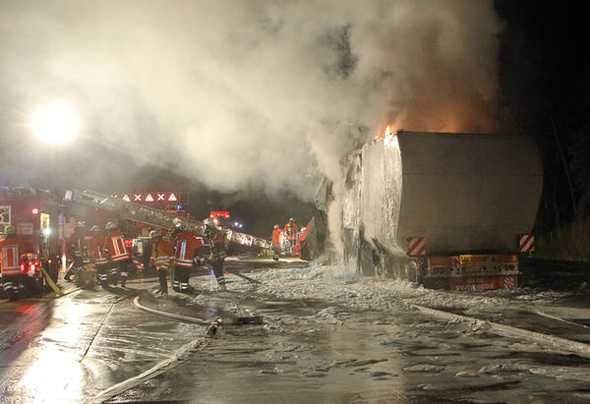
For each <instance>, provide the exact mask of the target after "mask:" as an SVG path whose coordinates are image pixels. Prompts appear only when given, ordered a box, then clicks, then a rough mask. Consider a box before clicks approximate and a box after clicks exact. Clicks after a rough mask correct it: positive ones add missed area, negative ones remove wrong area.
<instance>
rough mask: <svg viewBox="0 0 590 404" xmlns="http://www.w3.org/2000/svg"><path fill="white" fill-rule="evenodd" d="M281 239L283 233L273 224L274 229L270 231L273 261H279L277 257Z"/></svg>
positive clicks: (279, 251)
mask: <svg viewBox="0 0 590 404" xmlns="http://www.w3.org/2000/svg"><path fill="white" fill-rule="evenodd" d="M282 238H283V231H282V230H281V228H280V227H279V225H278V224H275V227H274V229H273V230H272V250H273V252H274V256H273V259H274V260H275V261H278V260H279V255H280V253H281V242H282Z"/></svg>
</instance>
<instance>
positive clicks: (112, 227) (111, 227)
mask: <svg viewBox="0 0 590 404" xmlns="http://www.w3.org/2000/svg"><path fill="white" fill-rule="evenodd" d="M104 228H105V229H106V230H109V231H110V230H117V229H118V228H119V226H118V225H117V222H115V221H112V220H109V221H108V222H107V224H106V226H105V227H104Z"/></svg>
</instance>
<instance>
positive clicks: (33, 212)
mask: <svg viewBox="0 0 590 404" xmlns="http://www.w3.org/2000/svg"><path fill="white" fill-rule="evenodd" d="M31 213H32V214H33V215H38V214H39V208H33V209H31Z"/></svg>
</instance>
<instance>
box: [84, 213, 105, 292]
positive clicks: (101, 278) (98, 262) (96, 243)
mask: <svg viewBox="0 0 590 404" xmlns="http://www.w3.org/2000/svg"><path fill="white" fill-rule="evenodd" d="M105 241H106V236H105V234H104V231H103V230H102V229H101V228H100V227H98V226H96V225H95V226H92V228H91V229H90V238H89V239H88V255H89V256H90V259H91V260H92V262H93V263H94V268H96V274H97V276H98V283H100V284H101V285H103V286H106V285H108V283H109V266H108V265H109V260H108V256H107V254H106V253H105V252H104V249H103V248H104V244H105Z"/></svg>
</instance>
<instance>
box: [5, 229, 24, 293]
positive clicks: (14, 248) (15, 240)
mask: <svg viewBox="0 0 590 404" xmlns="http://www.w3.org/2000/svg"><path fill="white" fill-rule="evenodd" d="M5 232H6V236H5V237H4V238H2V239H0V273H1V274H2V284H3V286H4V291H5V292H6V294H7V295H8V298H9V299H10V300H17V299H18V298H19V284H20V283H21V281H22V280H23V278H24V275H23V273H22V272H21V256H25V257H26V256H27V252H28V251H27V250H28V249H30V247H31V246H30V243H27V242H26V240H24V239H23V238H22V237H21V236H17V235H16V229H15V228H14V226H6V229H5Z"/></svg>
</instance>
